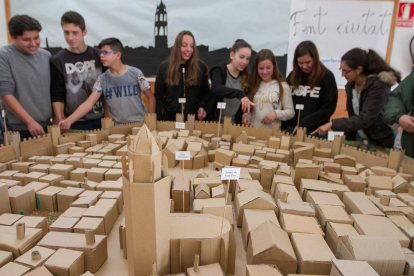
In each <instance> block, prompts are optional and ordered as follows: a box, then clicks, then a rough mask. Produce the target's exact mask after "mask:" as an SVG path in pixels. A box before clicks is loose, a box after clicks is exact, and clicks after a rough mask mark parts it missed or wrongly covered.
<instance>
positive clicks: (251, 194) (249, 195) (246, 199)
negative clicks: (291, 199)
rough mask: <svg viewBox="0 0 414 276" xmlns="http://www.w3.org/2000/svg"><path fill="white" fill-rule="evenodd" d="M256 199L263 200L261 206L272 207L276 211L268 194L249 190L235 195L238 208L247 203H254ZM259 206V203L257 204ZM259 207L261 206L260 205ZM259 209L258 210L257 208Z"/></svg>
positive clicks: (253, 189)
mask: <svg viewBox="0 0 414 276" xmlns="http://www.w3.org/2000/svg"><path fill="white" fill-rule="evenodd" d="M258 199H261V200H264V202H263V204H265V205H266V206H267V205H273V207H275V208H276V209H277V206H276V202H275V201H274V199H273V198H272V196H271V195H269V194H268V193H265V192H263V191H260V190H257V189H255V188H250V189H248V190H246V191H243V192H241V193H239V194H237V200H238V203H239V206H243V205H246V204H247V203H250V202H252V201H256V200H258ZM258 204H260V203H258ZM260 205H261V204H260ZM258 209H260V208H258Z"/></svg>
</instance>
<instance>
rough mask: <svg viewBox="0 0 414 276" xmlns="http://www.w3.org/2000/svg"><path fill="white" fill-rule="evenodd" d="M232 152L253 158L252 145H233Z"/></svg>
mask: <svg viewBox="0 0 414 276" xmlns="http://www.w3.org/2000/svg"><path fill="white" fill-rule="evenodd" d="M233 151H234V152H236V153H237V154H241V155H247V156H253V155H254V152H255V147H254V145H246V144H241V143H234V144H233Z"/></svg>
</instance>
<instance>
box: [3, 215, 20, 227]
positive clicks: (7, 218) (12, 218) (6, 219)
mask: <svg viewBox="0 0 414 276" xmlns="http://www.w3.org/2000/svg"><path fill="white" fill-rule="evenodd" d="M21 218H23V216H22V215H17V214H8V213H4V214H2V215H1V216H0V225H9V226H10V225H13V223H15V222H16V221H18V220H20V219H21Z"/></svg>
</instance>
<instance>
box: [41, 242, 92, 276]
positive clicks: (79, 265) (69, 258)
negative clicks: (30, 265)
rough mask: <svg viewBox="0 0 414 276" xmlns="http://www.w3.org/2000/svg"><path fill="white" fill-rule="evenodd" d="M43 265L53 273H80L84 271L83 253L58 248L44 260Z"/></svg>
mask: <svg viewBox="0 0 414 276" xmlns="http://www.w3.org/2000/svg"><path fill="white" fill-rule="evenodd" d="M45 267H46V268H47V269H48V270H49V271H50V272H52V273H53V274H54V275H62V276H71V275H80V274H82V273H84V272H85V253H83V252H80V251H75V250H69V249H65V248H59V249H58V250H57V251H56V253H55V254H53V256H52V257H50V258H49V260H47V261H46V263H45Z"/></svg>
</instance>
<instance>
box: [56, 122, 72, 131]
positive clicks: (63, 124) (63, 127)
mask: <svg viewBox="0 0 414 276" xmlns="http://www.w3.org/2000/svg"><path fill="white" fill-rule="evenodd" d="M71 125H72V124H71V123H70V122H69V121H68V120H62V121H60V123H59V126H60V130H62V131H63V130H68V129H70V126H71Z"/></svg>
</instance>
